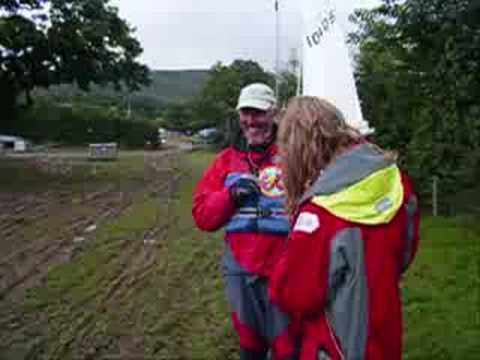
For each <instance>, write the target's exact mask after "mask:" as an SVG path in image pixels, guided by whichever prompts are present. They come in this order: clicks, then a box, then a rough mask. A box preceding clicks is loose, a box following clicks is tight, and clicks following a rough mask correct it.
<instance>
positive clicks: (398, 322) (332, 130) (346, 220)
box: [269, 97, 419, 360]
mask: <svg viewBox="0 0 480 360" xmlns="http://www.w3.org/2000/svg"><path fill="white" fill-rule="evenodd" d="M279 139H280V146H281V149H282V154H284V155H285V156H284V161H285V165H284V175H285V176H284V179H285V187H286V192H287V209H288V211H289V213H291V214H292V215H294V221H293V228H292V232H291V234H290V237H289V240H288V245H287V250H286V252H285V254H284V255H283V256H282V259H281V260H280V261H279V262H278V263H277V266H276V268H275V271H274V273H273V275H272V280H271V286H270V289H269V290H270V295H271V297H272V299H273V301H274V302H275V303H277V304H279V306H280V307H281V308H282V309H283V310H284V311H286V312H288V313H290V314H291V315H292V317H294V318H295V320H296V321H298V322H299V323H301V336H302V347H301V360H317V359H325V360H326V359H332V360H338V359H348V360H350V359H367V360H385V359H389V360H400V359H401V346H402V316H401V313H402V311H401V301H400V289H399V283H400V280H401V278H402V274H403V272H404V271H405V270H406V268H407V266H408V265H409V264H410V263H411V261H412V260H413V257H414V255H415V252H416V250H417V246H418V241H419V236H418V226H419V209H418V203H417V197H416V195H415V193H414V191H413V187H412V184H411V182H410V180H409V178H408V177H407V176H406V175H405V174H403V173H402V172H401V171H400V170H399V168H398V166H397V165H396V162H395V156H393V155H392V154H390V153H388V152H386V151H383V150H381V149H380V148H378V147H377V146H375V145H372V144H370V143H367V142H365V141H364V140H363V139H362V138H361V137H360V136H359V134H357V133H356V132H355V131H354V130H353V129H351V128H349V127H348V126H347V125H346V123H345V121H344V120H343V116H342V115H341V113H340V112H339V111H338V110H337V109H336V108H335V107H333V106H332V105H331V104H329V103H328V102H326V101H323V100H320V99H318V98H313V97H299V98H295V99H294V100H293V101H291V103H290V104H289V106H288V108H287V110H286V113H285V116H284V118H283V119H282V123H281V126H280V131H279Z"/></svg>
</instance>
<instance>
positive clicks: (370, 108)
mask: <svg viewBox="0 0 480 360" xmlns="http://www.w3.org/2000/svg"><path fill="white" fill-rule="evenodd" d="M475 3H476V2H474V1H469V0H430V1H421V0H406V1H395V0H384V1H383V4H382V5H381V6H379V7H378V8H376V9H373V10H371V11H358V12H356V14H355V17H354V18H353V20H354V21H355V22H356V23H357V24H358V25H359V31H358V32H357V33H356V34H353V36H352V37H351V39H352V41H355V42H357V43H358V45H359V48H360V54H359V56H358V59H357V64H358V71H357V81H358V85H359V91H360V97H361V100H362V104H363V107H364V111H365V114H366V117H367V118H368V119H369V120H370V121H371V122H372V123H373V125H374V126H375V127H376V128H377V138H378V140H379V142H380V143H382V145H384V146H385V145H386V146H389V147H393V148H397V149H400V153H401V155H403V160H404V161H405V162H406V163H407V165H408V167H409V169H410V170H411V171H412V173H413V175H415V176H416V177H417V179H418V180H420V182H421V183H426V182H427V181H429V180H430V177H431V176H432V175H440V176H441V178H442V182H443V186H444V188H445V187H447V189H448V188H450V189H453V188H455V187H456V188H458V186H460V185H461V184H464V185H468V184H467V183H468V182H469V181H470V182H471V181H472V180H474V179H475V176H476V175H475V174H478V173H479V171H478V169H479V168H480V166H479V165H480V156H478V155H476V154H478V153H479V150H480V140H479V139H480V104H479V101H478V97H477V94H478V93H479V91H480V21H479V20H480V17H479V14H480V13H479V11H478V4H477V5H475Z"/></svg>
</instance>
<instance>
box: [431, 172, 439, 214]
mask: <svg viewBox="0 0 480 360" xmlns="http://www.w3.org/2000/svg"><path fill="white" fill-rule="evenodd" d="M432 186H433V189H432V206H433V216H437V215H438V176H436V175H434V176H433V184H432Z"/></svg>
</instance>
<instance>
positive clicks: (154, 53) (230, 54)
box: [112, 0, 380, 70]
mask: <svg viewBox="0 0 480 360" xmlns="http://www.w3.org/2000/svg"><path fill="white" fill-rule="evenodd" d="M319 1H321V0H319ZM326 1H329V0H326ZM274 2H275V0H236V1H230V0H203V1H198V0H112V4H113V5H115V6H117V7H118V8H119V11H120V15H121V17H123V18H125V19H126V20H127V21H128V22H129V24H130V25H131V26H133V27H135V28H136V33H135V35H136V37H137V38H138V39H139V40H140V42H141V43H142V46H143V49H144V53H143V55H142V57H141V59H140V60H141V61H142V62H144V63H146V64H147V65H148V66H150V67H151V68H152V69H207V68H210V67H211V66H212V65H213V64H214V63H215V62H217V61H221V62H223V63H225V64H229V63H230V62H231V61H232V60H234V59H239V58H240V59H245V60H246V59H251V60H255V61H257V62H259V63H260V64H261V65H262V66H264V67H265V68H267V69H269V70H272V69H273V68H274V64H275V12H274ZM299 2H300V1H299V0H279V4H280V11H279V19H280V32H279V34H280V62H282V63H285V62H286V61H287V60H288V58H289V56H290V53H291V52H292V50H291V49H293V48H298V44H299V42H300V34H301V19H300V12H299ZM330 2H335V3H336V7H337V10H338V12H339V13H341V14H343V15H344V16H343V19H344V21H343V27H344V28H347V30H350V29H351V27H350V29H349V25H348V23H347V21H346V19H347V14H348V13H349V12H351V11H352V10H353V9H354V8H359V7H372V6H375V5H378V4H379V2H380V1H379V0H341V1H340V0H337V1H335V0H330Z"/></svg>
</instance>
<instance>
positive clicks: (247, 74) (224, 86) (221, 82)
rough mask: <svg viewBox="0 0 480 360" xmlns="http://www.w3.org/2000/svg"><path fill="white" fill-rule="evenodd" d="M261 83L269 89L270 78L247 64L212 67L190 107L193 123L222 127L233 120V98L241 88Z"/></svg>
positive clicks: (271, 80) (238, 61)
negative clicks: (193, 114)
mask: <svg viewBox="0 0 480 360" xmlns="http://www.w3.org/2000/svg"><path fill="white" fill-rule="evenodd" d="M253 82H263V83H266V84H269V85H270V86H272V87H273V84H274V82H275V79H274V76H273V75H272V74H270V73H268V72H267V71H265V70H264V69H263V68H262V67H261V66H260V65H259V64H258V63H256V62H254V61H251V60H235V61H234V62H233V63H232V64H231V65H229V66H226V65H223V64H221V63H217V64H215V65H214V66H213V67H212V69H211V70H210V77H209V79H208V81H207V83H206V84H205V86H204V87H203V89H202V91H201V93H200V94H199V95H198V96H197V97H196V98H195V100H194V103H193V107H194V113H195V118H196V122H200V123H202V124H204V125H209V126H219V127H222V126H223V125H224V123H225V121H226V120H228V119H231V118H234V117H236V116H237V115H236V111H235V107H236V105H237V98H238V94H239V93H240V90H241V88H242V87H243V86H245V85H247V84H250V83H253Z"/></svg>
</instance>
